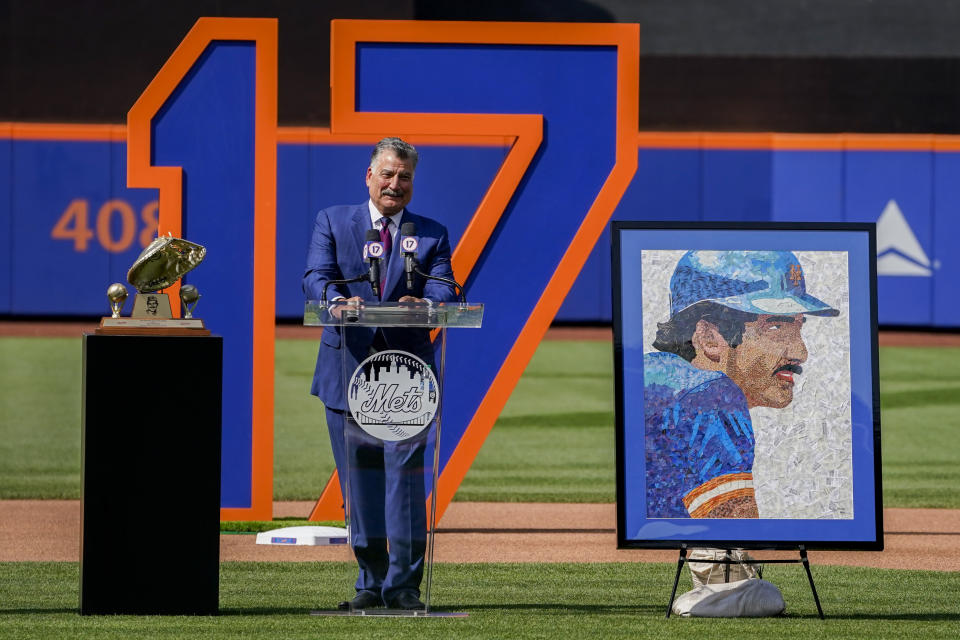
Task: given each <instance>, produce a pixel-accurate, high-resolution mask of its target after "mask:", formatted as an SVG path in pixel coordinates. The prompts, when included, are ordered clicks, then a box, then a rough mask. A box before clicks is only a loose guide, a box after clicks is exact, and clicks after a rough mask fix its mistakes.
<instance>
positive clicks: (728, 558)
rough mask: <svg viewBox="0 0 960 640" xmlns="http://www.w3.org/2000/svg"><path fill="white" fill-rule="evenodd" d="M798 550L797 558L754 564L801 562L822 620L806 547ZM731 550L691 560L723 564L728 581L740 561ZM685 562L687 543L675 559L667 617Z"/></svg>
mask: <svg viewBox="0 0 960 640" xmlns="http://www.w3.org/2000/svg"><path fill="white" fill-rule="evenodd" d="M799 550H800V558H799V559H798V560H793V559H790V560H786V559H782V560H763V561H759V562H757V563H756V564H797V563H798V562H799V563H802V564H803V568H804V569H806V571H807V580H809V581H810V591H812V592H813V601H814V602H816V603H817V613H819V614H820V619H821V620H823V608H822V607H821V606H820V597H819V596H818V595H817V587H816V586H815V585H814V584H813V574H812V573H810V559H809V558H808V557H807V548H806V547H805V546H804V545H802V544H801V545H799ZM731 552H732V550H731V549H727V550H726V554H725V557H724V559H723V560H703V559H700V558H697V559H696V560H694V561H693V562H706V563H709V564H722V565H724V568H723V569H724V582H729V581H730V565H731V564H734V563H737V564H739V563H740V560H734V559H733V558H732V557H731ZM685 562H691V560H690V559H689V558H687V545H683V546H681V547H680V558H679V559H678V560H677V574H676V575H675V576H674V578H673V591H671V592H670V602H669V603H668V604H667V617H668V618H669V617H670V611H671V610H672V609H673V601H674V599H675V598H676V597H677V585H678V584H679V583H680V572H681V570H682V569H683V563H685ZM750 564H754V563H750ZM758 573H759V574H760V577H763V570H762V569H761V570H760V571H759V572H758Z"/></svg>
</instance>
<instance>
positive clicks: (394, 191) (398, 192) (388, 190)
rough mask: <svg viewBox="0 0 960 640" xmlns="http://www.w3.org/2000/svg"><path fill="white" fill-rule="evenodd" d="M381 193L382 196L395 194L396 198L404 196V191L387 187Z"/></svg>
mask: <svg viewBox="0 0 960 640" xmlns="http://www.w3.org/2000/svg"><path fill="white" fill-rule="evenodd" d="M380 195H382V196H393V197H394V198H402V197H403V191H401V190H400V189H391V188H389V187H387V188H386V189H383V190H382V191H381V192H380Z"/></svg>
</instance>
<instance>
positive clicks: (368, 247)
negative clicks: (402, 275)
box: [363, 229, 383, 297]
mask: <svg viewBox="0 0 960 640" xmlns="http://www.w3.org/2000/svg"><path fill="white" fill-rule="evenodd" d="M382 258H383V243H382V242H380V233H379V232H378V231H377V230H376V229H367V237H366V243H365V244H364V245H363V259H364V261H365V262H368V263H369V264H370V271H369V278H370V284H371V285H372V286H373V295H375V296H377V297H380V260H381V259H382Z"/></svg>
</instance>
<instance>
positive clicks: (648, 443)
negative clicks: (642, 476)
mask: <svg viewBox="0 0 960 640" xmlns="http://www.w3.org/2000/svg"><path fill="white" fill-rule="evenodd" d="M838 314H839V311H837V310H836V309H834V308H832V307H831V306H830V305H828V304H827V303H825V302H823V301H821V300H819V299H817V298H815V297H813V296H812V295H810V294H809V293H807V292H806V283H805V281H804V276H803V268H802V267H801V265H800V261H799V260H798V259H797V257H796V256H795V255H794V254H793V253H791V252H789V251H689V252H687V253H685V254H684V255H683V257H681V258H680V260H679V261H678V262H677V266H676V268H675V269H674V272H673V276H672V277H671V279H670V319H669V320H668V321H667V322H663V323H658V325H657V327H658V328H657V336H656V340H655V341H654V343H653V347H654V348H655V349H657V350H658V351H656V352H650V353H647V354H645V355H644V359H643V366H644V369H643V370H644V411H645V415H644V425H645V427H644V428H645V430H646V433H645V448H646V469H647V477H646V486H647V517H651V518H686V517H691V518H756V517H758V513H757V502H756V499H755V497H754V488H753V474H752V472H753V456H754V436H753V426H752V424H751V420H750V409H752V408H753V407H774V408H778V409H782V408H784V407H786V406H787V405H789V404H790V402H791V401H792V400H793V390H794V383H795V376H798V375H801V373H802V372H803V367H802V363H803V362H805V361H806V359H807V348H806V345H805V344H804V341H803V335H802V332H803V324H804V321H805V317H806V316H808V315H817V316H836V315H838Z"/></svg>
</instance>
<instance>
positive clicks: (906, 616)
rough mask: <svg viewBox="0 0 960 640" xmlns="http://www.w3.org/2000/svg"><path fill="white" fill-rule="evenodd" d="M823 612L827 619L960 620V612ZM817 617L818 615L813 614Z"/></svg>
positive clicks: (813, 616)
mask: <svg viewBox="0 0 960 640" xmlns="http://www.w3.org/2000/svg"><path fill="white" fill-rule="evenodd" d="M823 614H824V615H825V616H826V617H827V620H905V621H909V622H960V613H878V614H875V615H871V614H869V613H851V614H847V615H830V612H829V611H824V612H823ZM805 617H812V618H816V617H817V615H816V614H813V615H811V616H805Z"/></svg>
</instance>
